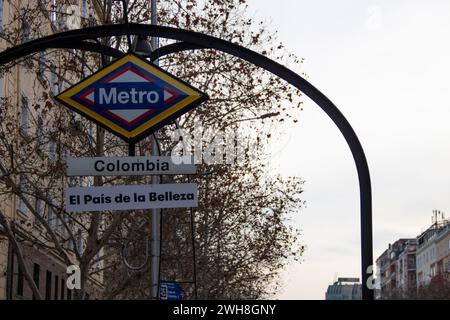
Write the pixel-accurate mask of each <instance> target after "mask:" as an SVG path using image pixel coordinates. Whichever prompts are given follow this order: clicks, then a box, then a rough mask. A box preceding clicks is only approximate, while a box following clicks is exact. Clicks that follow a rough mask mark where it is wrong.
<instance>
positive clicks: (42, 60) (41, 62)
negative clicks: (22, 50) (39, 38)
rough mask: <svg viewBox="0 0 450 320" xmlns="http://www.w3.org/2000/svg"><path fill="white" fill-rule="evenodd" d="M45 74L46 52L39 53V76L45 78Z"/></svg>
mask: <svg viewBox="0 0 450 320" xmlns="http://www.w3.org/2000/svg"><path fill="white" fill-rule="evenodd" d="M44 72H45V51H39V74H40V76H41V77H43V76H44Z"/></svg>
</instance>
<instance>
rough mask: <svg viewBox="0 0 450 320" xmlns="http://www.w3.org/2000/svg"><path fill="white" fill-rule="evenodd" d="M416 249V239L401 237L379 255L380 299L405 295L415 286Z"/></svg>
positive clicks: (377, 261)
mask: <svg viewBox="0 0 450 320" xmlns="http://www.w3.org/2000/svg"><path fill="white" fill-rule="evenodd" d="M415 250H416V239H399V240H397V241H395V242H394V243H393V244H389V247H388V249H386V250H385V251H384V252H383V253H382V254H381V255H380V257H378V259H377V260H376V265H377V278H378V281H379V283H380V299H387V298H391V297H397V296H403V295H405V294H407V292H408V290H410V288H412V287H413V288H415V284H416V279H415Z"/></svg>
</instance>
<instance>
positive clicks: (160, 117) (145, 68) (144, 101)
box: [56, 54, 208, 142]
mask: <svg viewBox="0 0 450 320" xmlns="http://www.w3.org/2000/svg"><path fill="white" fill-rule="evenodd" d="M207 99H208V97H207V96H206V95H205V94H204V93H202V92H200V91H199V90H197V89H195V88H193V87H192V86H190V85H189V84H187V83H185V82H184V81H182V80H180V79H177V78H176V77H174V76H173V75H171V74H169V73H167V72H166V71H164V70H162V69H160V68H158V67H156V66H155V65H153V64H151V63H149V62H147V61H145V60H143V59H141V58H139V57H137V56H135V55H132V54H127V55H125V56H124V57H122V58H121V59H119V60H116V61H114V62H113V63H111V64H110V65H108V66H106V67H104V68H102V69H101V70H99V71H97V72H96V73H94V74H92V75H91V76H89V77H88V78H86V79H84V80H82V81H81V82H79V83H78V84H76V85H74V86H73V87H71V88H69V89H67V90H66V91H64V92H62V93H60V94H59V95H58V96H57V97H56V100H57V101H59V102H61V103H62V104H64V105H65V106H67V107H69V108H70V109H72V110H74V111H75V112H78V113H79V114H81V115H82V116H84V117H87V118H88V119H90V120H92V121H94V122H96V123H97V124H99V125H100V126H102V127H104V128H106V129H107V130H109V131H111V132H112V133H114V134H115V135H117V136H119V137H121V138H122V139H124V140H125V141H127V142H137V141H139V140H141V139H143V138H145V137H146V136H148V135H149V134H151V133H153V132H155V131H156V130H158V129H159V128H161V127H162V126H164V125H166V124H167V123H169V122H170V121H172V120H173V119H175V118H177V117H179V116H180V115H182V114H184V113H186V112H188V111H189V110H191V109H192V108H194V107H195V106H197V105H199V104H200V103H202V102H204V101H206V100H207Z"/></svg>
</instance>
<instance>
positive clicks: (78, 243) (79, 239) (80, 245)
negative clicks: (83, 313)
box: [77, 229, 84, 254]
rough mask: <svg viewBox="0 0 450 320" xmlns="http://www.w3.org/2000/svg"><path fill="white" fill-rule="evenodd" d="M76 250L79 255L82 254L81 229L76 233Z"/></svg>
mask: <svg viewBox="0 0 450 320" xmlns="http://www.w3.org/2000/svg"><path fill="white" fill-rule="evenodd" d="M77 249H78V252H79V253H80V254H83V249H84V248H83V233H82V231H81V229H78V232H77Z"/></svg>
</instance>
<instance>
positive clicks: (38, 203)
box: [34, 198, 45, 217]
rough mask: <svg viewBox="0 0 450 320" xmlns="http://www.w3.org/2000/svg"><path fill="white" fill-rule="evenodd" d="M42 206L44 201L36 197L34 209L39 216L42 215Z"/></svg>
mask: <svg viewBox="0 0 450 320" xmlns="http://www.w3.org/2000/svg"><path fill="white" fill-rule="evenodd" d="M44 207H45V202H44V201H42V200H41V199H39V198H36V202H35V206H34V210H35V211H36V213H37V214H38V215H39V216H41V217H42V216H43V215H44Z"/></svg>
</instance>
